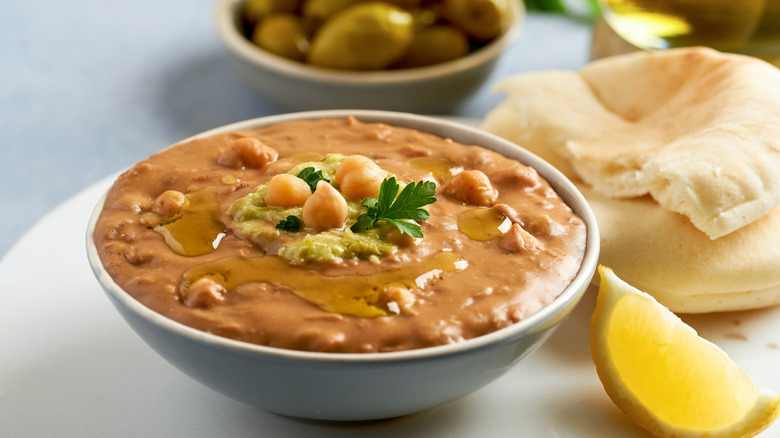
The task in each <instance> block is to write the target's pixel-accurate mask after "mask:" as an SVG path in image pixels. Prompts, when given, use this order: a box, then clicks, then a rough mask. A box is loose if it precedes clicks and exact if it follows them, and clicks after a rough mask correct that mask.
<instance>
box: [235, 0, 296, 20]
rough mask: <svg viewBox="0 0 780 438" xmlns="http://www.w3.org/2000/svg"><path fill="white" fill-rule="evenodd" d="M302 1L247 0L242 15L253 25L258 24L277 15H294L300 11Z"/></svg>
mask: <svg viewBox="0 0 780 438" xmlns="http://www.w3.org/2000/svg"><path fill="white" fill-rule="evenodd" d="M299 4H300V0H247V2H246V3H244V9H243V11H242V15H243V17H244V19H245V20H246V21H248V22H249V23H251V24H257V23H259V22H260V20H262V19H263V17H265V16H267V15H271V14H276V13H283V12H286V13H290V14H291V13H293V12H295V11H296V10H298V6H299Z"/></svg>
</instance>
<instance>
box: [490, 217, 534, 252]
mask: <svg viewBox="0 0 780 438" xmlns="http://www.w3.org/2000/svg"><path fill="white" fill-rule="evenodd" d="M499 245H501V248H503V249H505V250H507V251H512V252H529V251H530V252H539V251H541V249H542V244H541V243H539V241H538V240H536V237H534V236H533V235H532V234H531V233H529V232H528V231H526V230H524V229H523V227H521V226H520V224H512V226H511V227H510V228H509V231H507V232H506V233H505V234H503V235H502V236H501V240H500V241H499Z"/></svg>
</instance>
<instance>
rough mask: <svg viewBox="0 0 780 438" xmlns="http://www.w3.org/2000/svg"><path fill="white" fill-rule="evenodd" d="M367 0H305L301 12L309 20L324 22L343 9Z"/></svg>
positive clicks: (318, 22)
mask: <svg viewBox="0 0 780 438" xmlns="http://www.w3.org/2000/svg"><path fill="white" fill-rule="evenodd" d="M362 1H365V0H305V1H304V3H303V8H302V9H301V14H302V15H303V17H304V18H306V19H307V20H310V21H311V22H314V23H317V25H319V24H322V23H323V22H325V20H327V19H329V18H330V17H332V16H333V15H335V14H336V13H337V12H339V11H341V10H342V9H346V8H347V7H349V6H352V5H353V4H355V3H359V2H362Z"/></svg>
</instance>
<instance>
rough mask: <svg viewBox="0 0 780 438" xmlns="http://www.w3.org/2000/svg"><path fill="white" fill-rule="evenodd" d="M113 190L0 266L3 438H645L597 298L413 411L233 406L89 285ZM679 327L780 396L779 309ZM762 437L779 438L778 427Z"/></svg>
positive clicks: (77, 200)
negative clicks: (380, 416)
mask: <svg viewBox="0 0 780 438" xmlns="http://www.w3.org/2000/svg"><path fill="white" fill-rule="evenodd" d="M111 180H112V179H111V178H109V179H106V180H103V181H100V182H99V183H97V184H95V185H93V186H92V187H90V188H88V189H87V190H85V191H84V192H82V193H80V194H79V195H77V196H75V197H73V198H72V199H70V200H68V201H67V202H65V203H64V204H63V205H61V206H60V207H58V208H57V209H55V210H54V211H52V212H51V213H50V214H49V215H48V216H46V217H45V218H43V219H42V220H41V221H40V222H39V223H38V224H37V225H35V226H34V227H33V228H32V229H31V230H30V231H29V232H28V233H27V234H26V235H25V236H24V237H23V238H22V239H21V240H20V241H19V242H18V243H17V245H16V246H15V247H14V248H13V249H12V250H11V251H10V252H9V253H8V254H7V256H6V257H5V259H3V260H2V261H0V431H2V433H0V435H2V436H4V437H49V436H58V437H59V436H78V437H84V438H87V437H101V438H102V437H109V436H110V437H130V436H133V437H137V436H188V437H200V436H204V437H213V436H230V437H244V436H246V437H257V436H264V437H267V436H284V437H299V436H300V437H310V436H321V437H331V436H332V437H349V436H372V437H391V436H426V437H448V438H451V437H475V436H485V437H503V436H507V437H509V436H512V437H514V436H528V437H595V436H597V437H618V438H619V437H635V436H644V435H643V432H642V431H641V430H640V429H638V428H636V427H635V426H634V425H633V424H631V423H630V422H629V421H628V420H627V419H626V418H625V417H624V416H623V414H622V413H621V412H620V411H619V410H618V409H617V408H616V407H615V406H614V405H613V404H612V402H611V401H610V400H609V399H608V398H607V396H606V394H605V393H604V390H603V389H602V386H601V383H600V382H599V380H598V378H597V376H596V371H595V368H594V367H593V363H592V362H591V358H590V347H589V342H588V322H589V318H590V314H591V312H592V311H593V308H594V302H595V300H594V298H595V294H594V291H593V290H591V291H589V292H588V293H587V294H586V296H585V298H584V299H583V301H582V302H581V304H580V305H579V306H578V308H577V309H576V310H575V312H574V313H573V314H572V316H571V318H570V319H569V320H568V321H566V322H565V323H564V324H563V325H562V326H561V327H560V329H559V330H558V331H557V332H556V333H555V334H553V336H552V338H551V339H550V340H549V341H548V342H547V343H546V344H545V345H544V346H542V348H540V349H539V350H538V351H537V352H536V353H534V354H532V355H531V356H530V357H529V358H527V359H525V360H523V361H521V362H520V363H519V364H518V365H517V367H515V368H514V369H513V370H511V371H510V372H509V373H508V374H506V375H505V376H503V377H501V378H500V379H498V380H497V381H495V382H494V383H492V384H491V385H489V386H487V387H486V388H484V389H482V390H480V391H478V392H476V393H474V394H472V395H470V396H468V397H465V398H463V399H460V400H457V401H455V402H452V403H449V404H447V405H445V406H441V407H439V408H435V409H432V410H429V411H426V412H422V413H419V414H416V415H411V416H407V417H403V418H399V419H395V420H390V421H384V422H375V423H364V424H359V425H321V424H312V423H303V422H299V421H295V420H290V419H287V418H284V417H280V416H277V415H273V414H269V413H266V412H263V411H260V410H258V409H255V408H252V407H249V406H246V405H243V404H240V403H238V402H235V401H233V400H230V399H227V398H225V397H223V396H222V395H220V394H217V393H215V392H213V391H211V390H210V389H207V388H205V387H203V386H201V385H200V384H198V383H196V382H195V381H193V380H190V379H189V378H188V377H186V376H184V375H183V374H181V373H180V372H179V371H177V370H176V369H174V368H173V367H172V366H170V365H169V364H168V363H167V362H165V361H164V360H163V359H162V358H160V357H158V356H157V355H156V354H155V353H154V352H153V351H152V350H151V349H150V348H149V347H147V346H146V345H145V344H143V342H142V341H141V340H140V339H139V338H138V337H137V336H136V335H135V333H133V332H132V331H131V329H130V328H129V327H128V326H126V325H125V323H124V322H123V320H122V319H121V318H120V316H119V314H118V313H117V312H116V311H115V310H114V309H113V308H112V307H111V305H110V304H109V302H108V299H107V298H106V297H105V296H104V295H103V292H102V290H101V289H100V286H99V285H98V283H97V281H96V280H95V279H94V278H93V276H92V272H91V271H90V268H89V265H88V264H87V260H86V255H85V249H84V239H85V236H84V230H85V228H86V224H87V219H88V216H89V214H90V212H91V211H92V208H93V206H94V205H95V203H96V202H97V200H98V198H99V197H100V196H101V194H102V193H103V192H104V191H105V190H106V189H107V188H108V187H109V185H110V184H111ZM684 319H685V320H686V321H687V322H688V323H689V324H691V325H693V326H694V328H696V329H697V330H698V331H699V333H700V334H701V335H702V336H704V337H705V338H707V339H709V340H711V341H713V342H714V343H716V344H718V345H719V346H721V347H722V348H723V349H724V350H726V351H727V352H728V353H729V354H730V355H731V356H732V357H733V358H734V360H735V361H736V362H737V363H738V364H739V365H740V366H741V367H742V368H744V369H745V370H746V371H747V372H748V373H749V374H750V375H751V376H752V377H753V378H754V380H755V381H756V382H757V383H758V384H759V385H761V386H763V387H768V388H771V389H774V390H775V391H780V373H778V369H780V347H778V345H780V308H773V309H766V310H758V311H749V312H738V313H727V314H720V315H703V316H694V317H686V318H684ZM763 436H780V425H778V424H775V425H774V426H773V427H771V428H770V429H769V430H768V431H767V432H765V434H764V435H763Z"/></svg>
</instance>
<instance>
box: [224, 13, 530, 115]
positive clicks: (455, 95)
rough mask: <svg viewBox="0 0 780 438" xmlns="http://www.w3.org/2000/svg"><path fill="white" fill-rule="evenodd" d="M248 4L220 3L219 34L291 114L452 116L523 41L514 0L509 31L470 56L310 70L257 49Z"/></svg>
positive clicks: (243, 68)
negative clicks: (245, 13)
mask: <svg viewBox="0 0 780 438" xmlns="http://www.w3.org/2000/svg"><path fill="white" fill-rule="evenodd" d="M242 3H243V1H242V0H218V2H217V6H216V10H215V14H216V17H215V18H216V26H217V31H218V32H219V36H220V37H221V39H222V41H223V42H224V44H225V46H227V48H228V50H229V51H230V54H231V55H232V56H231V57H232V61H233V64H234V65H235V67H236V69H237V70H238V73H239V74H240V76H241V77H243V78H244V79H245V80H246V82H247V83H249V85H250V86H252V87H253V88H254V89H255V90H257V91H258V92H259V93H260V94H261V95H262V96H264V97H265V98H266V99H267V100H268V101H270V102H272V103H274V104H275V105H277V106H279V107H281V108H284V109H286V110H290V111H306V110H317V109H335V108H364V109H379V110H392V111H408V112H414V113H418V114H447V113H450V112H452V110H453V109H454V108H455V107H456V106H457V105H458V104H459V103H460V102H462V101H463V100H464V99H466V98H468V97H469V96H471V95H472V94H473V93H474V92H475V91H477V90H478V89H479V88H480V87H481V86H482V85H483V83H484V82H485V81H486V80H487V79H488V78H489V77H490V74H491V73H492V71H493V67H494V66H495V64H496V61H497V60H498V58H499V56H500V55H501V54H502V53H504V52H505V51H506V49H507V48H508V47H509V46H510V45H511V44H512V43H513V42H514V41H515V40H516V39H517V36H518V35H519V33H520V23H521V22H522V18H523V17H524V9H523V2H522V1H519V0H511V1H510V2H509V3H510V4H511V5H512V13H511V14H509V16H508V21H507V23H506V25H505V31H504V33H503V34H502V35H501V36H500V37H498V38H497V39H495V40H493V41H492V42H490V43H489V44H487V45H486V46H484V47H482V48H480V49H479V50H477V51H475V52H473V53H471V54H469V55H468V56H466V57H464V58H461V59H458V60H454V61H450V62H446V63H442V64H438V65H432V66H429V67H421V68H415V69H406V70H394V71H372V72H348V71H336V70H326V69H322V68H316V67H311V66H307V65H305V64H302V63H298V62H295V61H290V60H287V59H284V58H282V57H279V56H275V55H273V54H270V53H268V52H265V51H264V50H262V49H260V48H258V47H257V46H255V45H253V44H252V43H251V42H249V40H247V39H246V38H245V37H244V36H243V35H242V34H241V32H239V24H238V23H239V12H240V8H241V4H242Z"/></svg>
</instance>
